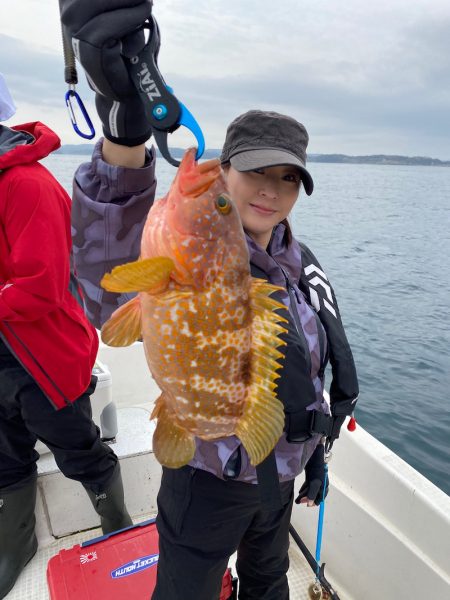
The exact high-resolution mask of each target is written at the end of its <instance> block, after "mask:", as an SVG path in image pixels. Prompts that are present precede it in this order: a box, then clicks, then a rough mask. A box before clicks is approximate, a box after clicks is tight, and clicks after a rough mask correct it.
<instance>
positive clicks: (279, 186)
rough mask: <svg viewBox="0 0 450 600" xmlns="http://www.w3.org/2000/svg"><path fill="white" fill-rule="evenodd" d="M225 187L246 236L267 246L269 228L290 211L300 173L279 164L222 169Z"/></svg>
mask: <svg viewBox="0 0 450 600" xmlns="http://www.w3.org/2000/svg"><path fill="white" fill-rule="evenodd" d="M225 177H226V180H227V185H228V190H229V193H230V196H231V199H232V200H233V202H234V204H235V206H236V208H237V209H238V211H239V215H240V217H241V221H242V225H243V227H244V229H245V231H246V232H247V233H248V234H249V235H250V237H251V238H252V239H253V240H255V242H256V243H257V244H259V245H260V246H261V247H262V248H267V246H268V244H269V242H270V237H271V235H272V230H273V228H274V227H275V225H277V224H278V223H280V222H281V221H283V219H285V218H286V217H287V216H288V214H289V213H290V212H291V210H292V207H293V206H294V204H295V201H296V200H297V197H298V194H299V191H300V183H301V180H300V173H299V171H298V169H296V168H295V167H291V166H288V165H281V166H277V167H265V168H263V169H258V170H255V171H246V172H241V171H237V170H236V169H234V168H233V167H232V166H231V165H230V166H228V167H227V168H226V169H225Z"/></svg>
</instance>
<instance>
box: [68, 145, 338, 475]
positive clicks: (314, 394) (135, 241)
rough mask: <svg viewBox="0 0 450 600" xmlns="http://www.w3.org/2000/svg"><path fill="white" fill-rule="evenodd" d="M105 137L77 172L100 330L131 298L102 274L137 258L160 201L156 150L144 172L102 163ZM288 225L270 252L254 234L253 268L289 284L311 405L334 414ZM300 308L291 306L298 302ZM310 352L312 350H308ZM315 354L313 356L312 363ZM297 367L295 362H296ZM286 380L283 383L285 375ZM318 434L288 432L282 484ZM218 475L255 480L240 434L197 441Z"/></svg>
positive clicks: (81, 264) (82, 258)
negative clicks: (112, 289) (292, 438)
mask: <svg viewBox="0 0 450 600" xmlns="http://www.w3.org/2000/svg"><path fill="white" fill-rule="evenodd" d="M101 148H102V147H101V142H99V143H98V144H97V146H96V148H95V150H94V154H93V158H92V162H91V163H86V164H83V165H81V166H80V167H79V169H78V170H77V173H76V174H75V184H74V197H73V211H72V215H73V216H72V224H73V232H74V233H73V246H74V252H75V262H76V267H77V272H78V275H79V279H80V283H81V285H82V287H83V290H84V294H85V299H86V304H87V310H88V316H89V318H90V320H91V321H92V322H93V324H94V325H95V326H96V327H98V328H100V327H101V325H102V323H104V322H105V321H106V320H107V319H108V318H109V316H110V315H111V313H112V312H113V311H114V310H115V309H116V308H117V307H118V306H119V305H121V304H123V303H124V302H126V301H127V300H129V299H130V297H131V296H129V295H127V294H123V295H121V296H118V295H116V294H112V293H108V292H106V291H104V290H103V289H102V288H101V287H100V280H101V278H102V276H103V274H104V273H105V272H107V271H110V270H111V269H112V268H113V267H115V266H116V265H119V264H122V263H124V262H128V261H132V260H136V259H137V257H138V255H139V245H140V238H141V232H142V229H143V226H144V222H145V219H146V216H147V213H148V211H149V209H150V206H151V204H152V203H153V200H154V195H155V187H156V181H155V176H154V170H155V164H154V162H155V159H154V151H153V150H152V151H151V152H149V154H148V157H147V163H146V166H145V167H143V168H142V169H127V168H123V167H114V166H111V165H109V164H107V163H105V162H104V161H103V160H102V155H101ZM283 238H284V226H283V225H278V227H277V228H275V230H274V234H273V236H272V240H271V242H270V246H269V248H268V252H266V251H265V250H263V249H262V248H260V247H259V246H258V245H257V244H256V243H255V242H253V240H251V239H250V238H248V240H247V241H248V245H249V250H250V262H251V267H252V272H253V270H254V269H256V271H257V273H253V274H255V275H257V276H258V273H261V272H264V274H265V276H266V277H267V278H268V279H269V281H270V282H272V283H274V284H276V285H279V286H282V287H284V288H288V287H289V288H290V293H288V291H286V293H285V294H284V297H283V302H284V303H285V304H286V305H287V306H289V308H290V311H291V313H292V314H293V315H295V319H296V322H297V323H301V328H302V330H303V335H302V337H303V338H304V343H305V345H307V350H306V352H307V354H309V356H308V372H307V373H306V380H305V381H306V385H305V386H304V388H305V389H303V390H302V391H301V392H300V394H301V395H302V402H303V404H304V405H305V406H307V410H311V409H315V410H317V411H319V412H325V413H328V412H329V408H328V405H327V403H326V402H325V400H324V397H323V370H324V367H325V362H326V360H327V358H326V356H327V343H326V335H325V333H324V329H323V327H322V325H321V322H320V320H319V319H318V318H317V313H316V311H315V310H314V308H313V307H312V306H311V304H310V303H309V302H310V301H311V300H310V298H309V299H308V301H307V300H306V298H307V295H306V294H305V293H302V291H300V289H299V287H298V282H299V280H300V275H301V273H302V248H301V246H300V244H298V242H296V241H295V240H294V241H293V242H292V244H290V245H289V246H286V245H285V244H284V242H283ZM293 303H294V304H295V306H292V304H293ZM308 351H309V352H308ZM309 358H310V360H309ZM292 368H293V366H292V365H291V367H290V368H289V369H287V368H286V365H285V367H284V368H283V371H282V377H281V384H280V385H283V383H289V382H287V381H284V382H283V379H284V380H286V379H287V378H289V373H292ZM294 368H295V365H294ZM279 381H280V380H279ZM320 437H321V436H320V435H319V434H314V435H313V436H312V437H311V438H310V439H309V440H308V441H306V442H304V443H295V444H292V443H288V442H287V440H286V436H285V434H283V436H282V438H281V439H280V440H279V442H278V444H277V446H276V448H275V457H276V462H277V467H278V473H279V478H280V481H287V480H290V479H293V478H295V477H296V476H297V475H298V474H299V473H300V472H301V471H302V470H303V468H304V466H305V464H306V462H307V461H308V459H309V457H310V456H311V454H312V453H313V451H314V449H315V447H316V446H317V444H318V443H319V441H320ZM191 464H192V465H193V466H195V467H196V468H200V469H203V470H206V471H209V472H210V473H213V474H214V475H216V476H217V477H220V478H224V473H225V477H227V476H228V477H229V476H232V477H233V478H236V479H237V480H239V481H246V482H250V483H256V472H255V469H254V467H252V466H251V465H250V462H249V459H248V456H247V454H246V452H245V450H244V449H243V448H242V446H241V443H240V441H239V440H238V439H237V438H236V437H235V436H231V437H229V438H224V439H220V440H216V441H214V442H206V441H202V440H199V439H197V450H196V453H195V456H194V459H193V461H192V463H191Z"/></svg>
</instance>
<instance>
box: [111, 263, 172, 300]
mask: <svg viewBox="0 0 450 600" xmlns="http://www.w3.org/2000/svg"><path fill="white" fill-rule="evenodd" d="M174 269H175V265H174V262H173V260H172V259H171V258H168V257H166V256H157V257H155V258H143V259H139V260H136V261H135V262H131V263H127V264H125V265H120V266H119V267H115V268H114V269H113V270H112V271H111V273H106V275H104V276H103V279H102V281H101V285H102V287H103V288H105V290H108V292H117V293H122V292H147V293H148V294H158V293H159V292H161V291H164V290H165V289H166V287H167V285H168V283H169V280H170V274H171V273H172V271H173V270H174Z"/></svg>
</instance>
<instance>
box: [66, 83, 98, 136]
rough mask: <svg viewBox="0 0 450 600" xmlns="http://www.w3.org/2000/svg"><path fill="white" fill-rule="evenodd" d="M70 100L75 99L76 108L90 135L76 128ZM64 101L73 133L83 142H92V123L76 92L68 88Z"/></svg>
mask: <svg viewBox="0 0 450 600" xmlns="http://www.w3.org/2000/svg"><path fill="white" fill-rule="evenodd" d="M72 98H75V99H76V101H77V103H78V107H79V109H80V110H81V114H82V115H83V117H84V120H85V121H86V124H87V126H88V127H89V129H90V133H83V132H82V131H81V130H80V129H79V128H78V123H77V120H76V117H75V113H74V110H73V106H72V102H71V99H72ZM65 100H66V106H67V109H68V111H69V116H70V120H71V121H72V127H73V128H74V130H75V133H77V134H78V135H79V136H80V137H82V138H84V139H85V140H92V138H93V137H94V136H95V129H94V126H93V125H92V121H91V119H90V117H89V115H88V112H87V110H86V108H85V106H84V104H83V101H82V100H81V98H80V96H79V94H78V92H76V91H75V89H74V88H70V89H69V90H67V92H66V95H65Z"/></svg>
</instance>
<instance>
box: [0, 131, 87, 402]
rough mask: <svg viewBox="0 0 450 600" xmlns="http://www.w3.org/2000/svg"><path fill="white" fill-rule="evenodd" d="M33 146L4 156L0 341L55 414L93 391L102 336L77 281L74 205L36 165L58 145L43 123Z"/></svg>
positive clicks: (0, 171)
mask: <svg viewBox="0 0 450 600" xmlns="http://www.w3.org/2000/svg"><path fill="white" fill-rule="evenodd" d="M13 129H15V130H17V131H26V132H28V133H30V134H32V135H33V136H34V138H35V141H34V142H33V143H31V144H27V145H16V146H15V147H14V148H13V149H11V150H9V151H7V152H6V153H4V154H2V155H0V337H1V338H2V339H3V341H4V342H5V343H6V344H7V346H8V347H9V348H10V350H11V351H12V352H13V354H14V355H15V356H16V358H17V359H18V360H19V361H20V362H21V364H22V365H23V366H24V368H25V369H26V370H27V371H28V373H29V374H30V375H31V376H32V377H33V379H34V380H35V381H36V383H37V384H38V385H39V387H40V388H41V389H42V391H43V392H44V393H45V394H46V396H47V397H48V398H49V400H50V401H51V402H52V403H53V405H54V406H55V407H56V408H63V407H64V406H66V405H67V404H69V403H71V402H73V401H74V400H75V399H76V398H78V397H79V396H81V394H83V392H85V391H86V389H87V388H88V386H89V383H90V378H91V373H92V367H93V365H94V361H95V358H96V355H97V349H98V337H97V332H96V330H95V329H94V327H93V326H92V325H91V324H90V323H89V322H88V320H87V319H86V317H85V315H84V312H83V309H82V307H81V305H80V304H79V302H78V301H77V299H76V297H75V296H76V292H77V289H76V286H75V287H74V286H73V285H72V286H71V289H72V292H71V291H70V290H69V284H70V283H72V284H73V281H74V279H73V277H72V278H71V265H70V262H71V261H70V256H71V251H72V240H71V225H70V210H71V201H70V198H69V196H68V195H67V193H66V192H65V191H64V189H63V188H62V187H61V186H60V185H59V183H58V182H57V181H56V180H55V178H54V177H53V176H52V175H51V173H50V172H49V171H47V169H46V168H45V167H44V166H43V165H41V164H39V163H38V162H37V161H38V160H40V159H41V158H44V157H45V156H47V155H48V154H49V153H50V152H52V151H53V150H56V149H57V148H58V147H59V146H60V140H59V138H58V136H57V135H56V134H55V133H54V132H53V131H52V130H51V129H49V128H48V127H46V126H45V125H43V124H42V123H39V122H37V123H26V124H24V125H18V126H16V127H14V128H13Z"/></svg>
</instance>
